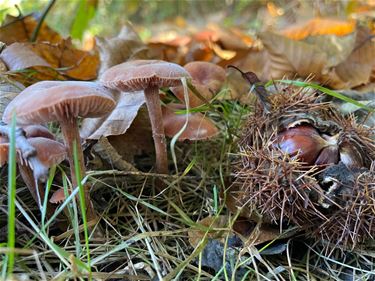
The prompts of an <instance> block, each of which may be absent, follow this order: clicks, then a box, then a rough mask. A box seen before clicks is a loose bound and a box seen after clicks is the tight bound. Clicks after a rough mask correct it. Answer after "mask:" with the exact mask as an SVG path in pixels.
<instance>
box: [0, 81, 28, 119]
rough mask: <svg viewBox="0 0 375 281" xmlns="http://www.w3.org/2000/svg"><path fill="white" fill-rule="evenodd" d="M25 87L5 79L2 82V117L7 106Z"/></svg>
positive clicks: (0, 105) (0, 100) (0, 115)
mask: <svg viewBox="0 0 375 281" xmlns="http://www.w3.org/2000/svg"><path fill="white" fill-rule="evenodd" d="M24 88H25V87H24V86H23V85H22V84H20V83H17V82H12V81H6V80H3V81H1V82H0V118H1V117H2V116H3V112H4V109H5V107H6V106H7V105H8V104H9V103H10V102H11V101H12V100H13V99H14V98H15V97H16V96H17V95H18V94H19V93H20V92H21V91H22V90H23V89H24Z"/></svg>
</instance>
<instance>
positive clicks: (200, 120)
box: [162, 104, 219, 141]
mask: <svg viewBox="0 0 375 281" xmlns="http://www.w3.org/2000/svg"><path fill="white" fill-rule="evenodd" d="M182 109H184V106H183V105H180V104H168V107H163V108H162V112H163V124H164V131H165V135H166V136H168V137H173V136H175V135H176V134H177V133H178V132H179V131H180V130H181V128H182V127H183V126H184V124H185V122H186V115H185V114H176V113H175V110H182ZM188 115H189V120H188V124H187V127H186V129H185V130H184V131H183V132H182V134H181V135H180V136H179V137H178V140H179V141H184V140H205V139H210V138H212V137H214V136H216V135H217V134H218V133H219V130H218V129H217V127H216V126H215V125H214V124H213V122H212V121H211V120H210V119H208V118H206V117H205V116H204V115H203V114H201V113H199V112H196V113H189V114H188Z"/></svg>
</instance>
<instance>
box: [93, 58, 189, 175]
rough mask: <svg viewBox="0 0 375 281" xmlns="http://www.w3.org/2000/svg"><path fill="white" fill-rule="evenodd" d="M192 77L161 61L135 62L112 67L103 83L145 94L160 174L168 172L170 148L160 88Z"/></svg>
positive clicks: (183, 70)
mask: <svg viewBox="0 0 375 281" xmlns="http://www.w3.org/2000/svg"><path fill="white" fill-rule="evenodd" d="M182 77H188V78H190V75H189V73H188V72H186V70H185V69H184V68H182V67H181V66H179V65H177V64H174V63H168V62H165V61H159V60H135V61H130V62H125V63H122V64H119V65H116V66H113V67H111V68H110V69H108V70H107V71H105V72H104V73H103V75H102V77H101V79H100V81H101V82H102V83H103V84H104V85H105V86H107V87H109V88H112V89H117V90H120V91H126V92H134V91H144V93H145V98H146V104H147V108H148V112H149V116H150V121H151V127H152V133H153V138H154V143H155V154H156V171H157V172H158V173H168V159H167V146H166V140H165V135H164V127H163V122H162V112H161V106H160V98H159V89H160V88H161V87H173V86H178V85H181V78H182Z"/></svg>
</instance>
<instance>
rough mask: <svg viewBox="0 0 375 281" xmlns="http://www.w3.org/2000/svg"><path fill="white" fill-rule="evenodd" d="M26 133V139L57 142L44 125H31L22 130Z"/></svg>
mask: <svg viewBox="0 0 375 281" xmlns="http://www.w3.org/2000/svg"><path fill="white" fill-rule="evenodd" d="M22 129H23V130H24V132H25V136H26V138H35V137H43V138H47V139H51V140H55V136H54V135H53V134H52V133H51V132H50V131H48V129H47V128H46V127H44V126H42V125H29V126H26V127H23V128H22Z"/></svg>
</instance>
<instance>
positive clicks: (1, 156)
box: [0, 143, 9, 167]
mask: <svg viewBox="0 0 375 281" xmlns="http://www.w3.org/2000/svg"><path fill="white" fill-rule="evenodd" d="M8 154H9V143H0V167H2V166H3V165H4V164H6V163H8Z"/></svg>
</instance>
